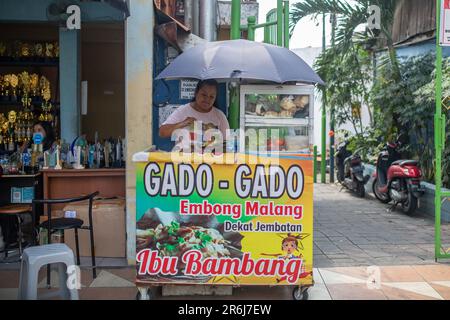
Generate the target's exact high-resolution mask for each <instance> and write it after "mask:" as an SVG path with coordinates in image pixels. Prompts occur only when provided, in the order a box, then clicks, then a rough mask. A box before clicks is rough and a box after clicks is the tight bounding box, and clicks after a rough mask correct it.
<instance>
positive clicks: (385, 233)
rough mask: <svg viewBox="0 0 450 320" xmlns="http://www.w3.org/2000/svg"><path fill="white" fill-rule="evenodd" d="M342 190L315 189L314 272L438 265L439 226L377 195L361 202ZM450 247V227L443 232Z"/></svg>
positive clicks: (443, 227)
mask: <svg viewBox="0 0 450 320" xmlns="http://www.w3.org/2000/svg"><path fill="white" fill-rule="evenodd" d="M340 189H341V188H340V187H339V186H337V185H329V184H327V185H322V184H316V185H315V186H314V266H315V267H318V268H320V267H324V268H325V267H346V266H370V265H379V266H384V265H411V264H430V263H434V262H435V261H434V221H433V220H432V219H430V218H429V217H424V216H423V215H422V214H421V213H420V209H419V210H418V212H417V214H415V215H414V216H413V217H409V216H407V215H405V214H404V213H402V212H401V211H400V209H397V210H396V211H394V212H388V211H387V209H388V208H389V207H390V206H389V205H384V204H382V203H380V202H379V201H377V200H376V199H375V198H373V196H372V195H371V194H369V195H368V196H366V199H360V198H357V197H356V196H354V195H353V194H352V193H350V192H349V191H347V190H345V189H344V190H342V191H340ZM442 237H443V243H444V244H446V245H447V246H446V247H445V248H448V247H450V225H449V224H446V225H443V226H442Z"/></svg>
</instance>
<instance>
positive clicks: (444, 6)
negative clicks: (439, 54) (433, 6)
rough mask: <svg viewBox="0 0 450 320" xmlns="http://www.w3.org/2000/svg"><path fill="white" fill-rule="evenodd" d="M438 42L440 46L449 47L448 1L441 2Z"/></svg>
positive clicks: (442, 0) (449, 1)
mask: <svg viewBox="0 0 450 320" xmlns="http://www.w3.org/2000/svg"><path fill="white" fill-rule="evenodd" d="M439 42H440V44H441V46H450V0H441V25H440V38H439Z"/></svg>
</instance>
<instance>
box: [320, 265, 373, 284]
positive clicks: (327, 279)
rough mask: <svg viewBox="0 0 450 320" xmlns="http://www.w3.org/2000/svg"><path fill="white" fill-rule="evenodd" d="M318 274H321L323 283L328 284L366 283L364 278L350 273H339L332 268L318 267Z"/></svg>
mask: <svg viewBox="0 0 450 320" xmlns="http://www.w3.org/2000/svg"><path fill="white" fill-rule="evenodd" d="M319 272H320V275H321V276H322V279H323V282H324V283H325V285H327V286H328V285H329V284H362V283H366V280H365V279H364V278H361V277H359V276H357V277H353V276H351V275H347V274H343V273H339V272H335V271H333V268H319Z"/></svg>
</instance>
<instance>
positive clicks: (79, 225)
mask: <svg viewBox="0 0 450 320" xmlns="http://www.w3.org/2000/svg"><path fill="white" fill-rule="evenodd" d="M98 194H99V192H98V191H96V192H94V193H92V194H90V195H87V196H81V197H78V198H69V199H43V200H33V204H32V205H33V212H36V206H37V205H38V204H42V205H46V206H47V218H48V219H47V221H45V222H43V223H41V225H40V227H41V228H44V229H47V239H48V244H50V243H51V235H52V233H55V232H57V231H64V230H69V229H74V233H75V248H76V257H77V265H80V245H79V242H78V229H81V230H89V233H90V243H91V259H92V276H93V277H94V279H95V278H97V266H96V264H95V249H94V247H95V246H94V228H93V222H92V221H93V219H92V204H93V202H94V198H95V197H96V196H97V195H98ZM86 200H89V225H88V226H83V224H84V221H83V220H81V219H76V218H52V205H55V204H69V203H74V202H81V201H86ZM47 287H50V265H47Z"/></svg>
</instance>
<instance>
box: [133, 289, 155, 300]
mask: <svg viewBox="0 0 450 320" xmlns="http://www.w3.org/2000/svg"><path fill="white" fill-rule="evenodd" d="M152 298H153V297H152V291H151V290H150V289H147V288H138V293H137V294H136V300H146V301H148V300H152Z"/></svg>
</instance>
